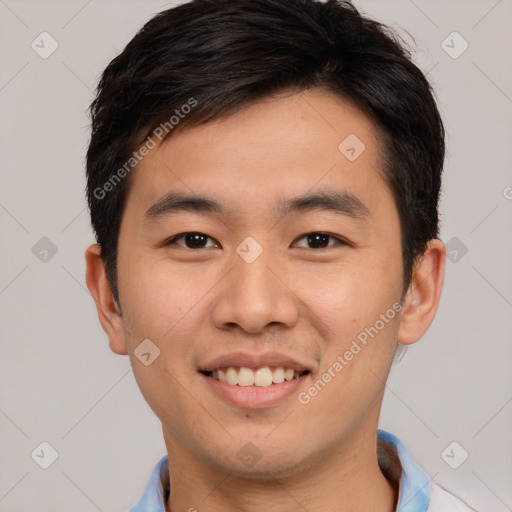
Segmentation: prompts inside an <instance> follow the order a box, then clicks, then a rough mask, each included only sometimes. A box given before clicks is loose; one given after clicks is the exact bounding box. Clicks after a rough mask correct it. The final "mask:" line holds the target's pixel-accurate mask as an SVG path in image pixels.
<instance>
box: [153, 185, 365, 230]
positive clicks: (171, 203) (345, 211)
mask: <svg viewBox="0 0 512 512" xmlns="http://www.w3.org/2000/svg"><path fill="white" fill-rule="evenodd" d="M181 211H188V212H195V213H199V214H204V215H210V216H213V215H223V216H225V217H228V216H230V215H231V214H232V211H231V210H229V209H228V208H226V207H225V206H223V205H222V204H221V203H219V202H217V201H215V200H214V199H210V198H207V197H203V196H197V195H187V194H181V193H177V192H170V193H169V194H166V195H165V196H163V197H162V198H161V199H159V200H158V201H157V202H156V203H155V204H153V205H152V206H151V207H150V208H148V210H147V211H146V214H145V220H146V221H148V222H149V221H157V220H159V219H161V218H163V217H167V216H169V215H172V214H175V213H178V212H181ZM309 211H331V212H334V213H338V214H340V215H344V216H347V217H351V218H353V219H358V220H362V219H364V218H365V217H367V216H368V215H369V213H370V211H369V210H368V208H367V207H366V206H365V205H364V204H363V203H362V202H361V201H360V200H359V199H358V198H357V197H356V196H354V195H352V194H349V193H348V192H344V191H336V190H330V189H329V190H321V191H318V192H314V193H307V194H304V195H301V196H297V197H293V198H291V199H288V200H286V201H282V202H280V203H279V204H278V205H277V206H276V208H275V210H274V213H275V214H276V215H277V216H285V215H288V214H290V213H305V212H309Z"/></svg>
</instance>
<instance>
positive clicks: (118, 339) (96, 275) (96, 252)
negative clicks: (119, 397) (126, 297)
mask: <svg viewBox="0 0 512 512" xmlns="http://www.w3.org/2000/svg"><path fill="white" fill-rule="evenodd" d="M100 255H101V246H100V245H98V244H93V245H91V246H90V247H88V248H87V250H86V251H85V262H86V267H87V270H86V278H85V280H86V283H87V288H89V291H90V292H91V295H92V296H93V298H94V302H95V303H96V310H97V311H98V318H99V320H100V323H101V326H102V327H103V330H104V331H105V332H106V333H107V335H108V339H109V344H110V349H111V350H112V352H115V353H116V354H119V355H126V354H127V353H128V351H127V349H126V340H125V336H124V326H123V318H122V316H121V310H120V308H119V306H118V305H117V303H116V301H115V300H114V296H113V294H112V288H111V287H110V283H109V282H108V279H107V273H106V271H105V265H104V263H103V260H102V259H101V256H100Z"/></svg>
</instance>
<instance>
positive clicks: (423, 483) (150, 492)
mask: <svg viewBox="0 0 512 512" xmlns="http://www.w3.org/2000/svg"><path fill="white" fill-rule="evenodd" d="M377 437H378V438H379V439H382V440H384V441H386V442H388V443H390V444H391V445H392V446H393V447H394V448H395V449H396V451H397V454H398V457H399V459H400V463H401V465H402V478H401V480H400V498H399V501H398V506H397V509H396V512H426V510H427V508H428V504H429V501H430V486H431V484H430V477H429V476H428V475H427V473H425V471H423V469H421V468H420V466H418V465H417V464H416V462H414V460H413V458H412V457H411V455H410V454H409V452H408V451H407V450H406V448H405V446H404V445H403V444H402V442H401V441H400V440H399V439H398V438H397V437H395V436H394V435H393V434H390V433H389V432H386V431H384V430H380V429H379V430H378V431H377ZM168 482H169V469H168V459H167V455H165V456H164V457H162V458H161V459H160V460H159V461H158V463H157V465H156V466H155V468H154V469H153V471H152V473H151V476H150V477H149V482H148V483H147V485H146V489H145V490H144V494H143V495H142V497H141V499H140V500H139V502H138V503H137V504H136V505H135V506H134V507H133V508H131V509H130V511H129V512H165V496H164V492H165V491H164V486H167V485H168Z"/></svg>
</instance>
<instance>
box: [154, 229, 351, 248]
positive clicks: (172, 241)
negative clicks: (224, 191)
mask: <svg viewBox="0 0 512 512" xmlns="http://www.w3.org/2000/svg"><path fill="white" fill-rule="evenodd" d="M192 234H194V235H203V236H205V237H206V238H209V239H210V240H214V238H212V237H210V236H208V235H206V234H205V233H201V232H199V231H186V232H184V233H179V234H177V235H174V236H173V237H171V238H169V239H168V240H166V241H165V242H164V243H163V244H162V246H163V247H168V246H171V245H178V244H177V243H176V241H177V240H179V239H182V238H183V237H184V236H186V235H192ZM309 235H324V236H327V237H329V238H331V239H334V240H336V242H337V243H336V244H331V245H328V246H327V247H320V248H317V249H315V248H311V247H304V249H312V250H315V251H319V250H322V249H328V248H329V247H334V246H336V245H345V246H349V247H353V245H354V244H352V243H351V242H349V241H348V240H346V239H344V238H340V237H339V236H336V235H332V234H331V233H326V232H324V231H311V232H310V233H305V234H303V235H301V236H300V237H298V238H296V239H295V242H294V243H296V242H297V241H298V240H301V239H303V238H305V237H307V236H309ZM216 243H218V242H216ZM219 245H220V244H219ZM184 249H190V250H191V251H194V250H195V251H197V250H200V249H208V247H200V248H199V249H193V248H190V247H186V246H184Z"/></svg>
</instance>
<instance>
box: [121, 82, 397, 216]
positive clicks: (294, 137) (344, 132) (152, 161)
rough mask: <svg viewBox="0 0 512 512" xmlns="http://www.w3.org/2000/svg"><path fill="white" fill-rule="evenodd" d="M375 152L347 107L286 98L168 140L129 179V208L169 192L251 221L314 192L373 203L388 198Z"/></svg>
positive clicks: (324, 96) (374, 142)
mask: <svg viewBox="0 0 512 512" xmlns="http://www.w3.org/2000/svg"><path fill="white" fill-rule="evenodd" d="M380 150H381V146H380V142H379V140H378V134H377V130H376V127H375V126H374V124H373V123H372V121H371V120H370V119H369V118H368V117H367V116H366V115H365V114H364V113H363V112H362V111H361V110H360V109H358V108H357V107H355V106H354V105H353V104H352V103H350V102H349V101H347V100H345V99H343V98H341V97H340V96H337V95H334V94H332V93H329V92H327V91H324V90H321V89H315V90H309V91H305V92H301V93H285V94H281V95H279V96H274V97H270V98H265V99H263V100H260V101H258V102H256V103H253V104H251V105H249V106H247V107H245V108H243V109H241V110H240V111H238V112H237V113H235V114H233V115H230V116H227V117H224V118H220V119H218V120H215V121H211V122H208V123H205V124H202V125H198V126H191V127H187V128H185V129H184V130H182V131H177V132H176V133H173V134H172V135H171V136H170V137H169V138H168V139H167V140H166V141H165V142H164V143H162V144H161V145H160V146H158V147H157V148H155V149H153V150H152V151H150V153H149V154H148V155H147V156H146V157H145V158H144V159H143V160H142V161H141V162H140V163H139V165H138V166H137V168H136V169H135V170H134V171H133V172H132V176H131V186H130V192H129V200H128V204H130V203H132V206H133V203H134V202H135V203H136V205H135V206H137V205H138V206H140V208H143V207H146V210H145V211H147V208H148V207H151V206H152V205H154V204H155V203H157V202H158V201H159V200H161V199H163V197H164V196H165V195H166V194H167V193H168V192H169V191H173V190H175V191H178V192H180V193H186V194H187V195H192V194H196V195H200V196H203V197H206V196H207V197H214V198H216V199H217V202H219V203H221V204H224V206H225V209H226V211H227V210H230V213H232V214H233V213H234V212H238V213H242V212H244V211H245V213H251V212H252V215H254V214H255V213H256V212H257V211H259V210H261V213H263V211H264V210H265V211H267V210H269V209H271V210H272V212H273V213H276V212H277V211H279V207H278V203H279V204H280V205H281V206H282V204H283V202H284V201H286V200H287V199H288V198H289V197H292V196H297V195H304V194H305V193H306V192H308V191H314V190H315V189H318V188H320V189H322V190H324V191H325V190H327V191H328V190H335V191H340V190H343V191H346V192H347V193H349V194H350V195H352V196H354V197H356V198H357V199H359V200H360V201H361V202H362V203H363V204H364V203H365V202H370V203H371V202H372V201H373V200H374V199H375V198H374V197H372V196H375V194H377V195H378V194H379V193H380V194H389V191H388V190H387V187H386V185H385V182H384V180H383V179H382V171H381V169H380V167H381V157H380ZM140 213H141V212H139V214H140Z"/></svg>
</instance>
